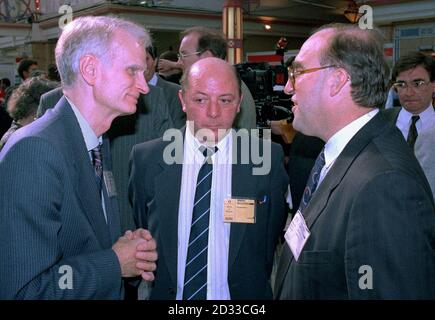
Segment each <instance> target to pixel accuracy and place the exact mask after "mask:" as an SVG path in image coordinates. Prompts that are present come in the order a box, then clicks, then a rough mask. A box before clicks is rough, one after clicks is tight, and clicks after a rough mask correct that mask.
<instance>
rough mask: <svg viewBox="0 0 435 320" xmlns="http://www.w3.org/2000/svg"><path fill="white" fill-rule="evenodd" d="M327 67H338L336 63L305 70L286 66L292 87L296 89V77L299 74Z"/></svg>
mask: <svg viewBox="0 0 435 320" xmlns="http://www.w3.org/2000/svg"><path fill="white" fill-rule="evenodd" d="M327 68H339V66H337V65H330V66H324V67H318V68H311V69H305V70H293V68H292V67H288V68H287V70H288V78H289V79H290V81H291V83H292V87H293V90H295V89H296V85H295V84H296V77H297V76H299V75H301V74H305V73H311V72H316V71H319V70H323V69H327Z"/></svg>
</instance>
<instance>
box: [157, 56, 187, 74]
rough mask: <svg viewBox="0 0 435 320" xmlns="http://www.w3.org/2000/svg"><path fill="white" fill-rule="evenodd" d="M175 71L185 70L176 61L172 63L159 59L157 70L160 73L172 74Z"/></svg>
mask: <svg viewBox="0 0 435 320" xmlns="http://www.w3.org/2000/svg"><path fill="white" fill-rule="evenodd" d="M173 69H180V70H183V67H182V66H181V64H180V63H179V62H178V61H177V62H176V61H171V60H166V59H159V62H158V64H157V70H158V71H159V72H170V71H172V70H173Z"/></svg>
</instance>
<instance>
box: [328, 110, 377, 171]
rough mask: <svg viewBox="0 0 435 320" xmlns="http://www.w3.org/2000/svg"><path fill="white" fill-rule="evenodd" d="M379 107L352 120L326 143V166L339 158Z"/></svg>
mask: <svg viewBox="0 0 435 320" xmlns="http://www.w3.org/2000/svg"><path fill="white" fill-rule="evenodd" d="M378 112H379V109H375V110H372V111H370V112H368V113H366V114H365V115H363V116H361V117H359V118H358V119H356V120H354V121H352V122H351V123H349V124H348V125H347V126H345V127H344V128H342V129H341V130H339V131H337V132H336V133H335V134H334V135H333V136H332V137H331V138H330V139H329V140H328V141H327V142H326V144H325V166H326V167H327V168H328V167H330V166H331V165H332V164H333V163H334V161H335V160H336V159H337V158H338V156H339V155H340V153H341V152H342V151H343V149H344V148H345V147H346V145H347V144H348V143H349V141H350V140H351V139H352V138H353V137H354V136H355V134H357V132H358V131H359V130H361V128H362V127H364V126H365V125H366V124H367V122H369V121H370V120H371V119H372V118H373V117H374V116H375V115H376V114H377V113H378Z"/></svg>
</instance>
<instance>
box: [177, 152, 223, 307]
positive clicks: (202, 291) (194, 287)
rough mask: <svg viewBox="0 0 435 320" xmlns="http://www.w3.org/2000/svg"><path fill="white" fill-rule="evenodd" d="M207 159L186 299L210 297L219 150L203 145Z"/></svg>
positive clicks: (196, 212) (194, 218) (195, 206)
mask: <svg viewBox="0 0 435 320" xmlns="http://www.w3.org/2000/svg"><path fill="white" fill-rule="evenodd" d="M200 151H201V152H202V153H203V155H204V157H205V160H204V163H203V164H202V166H201V169H200V170H199V173H198V179H197V180H196V190H195V201H194V204H193V213H192V225H191V227H190V236H189V246H188V249H187V258H186V269H185V272H184V289H183V300H206V299H207V253H208V229H209V220H210V198H211V182H212V176H213V163H212V161H211V156H212V155H213V153H215V152H216V151H217V148H216V147H215V149H214V150H212V149H209V148H205V147H203V146H202V147H200Z"/></svg>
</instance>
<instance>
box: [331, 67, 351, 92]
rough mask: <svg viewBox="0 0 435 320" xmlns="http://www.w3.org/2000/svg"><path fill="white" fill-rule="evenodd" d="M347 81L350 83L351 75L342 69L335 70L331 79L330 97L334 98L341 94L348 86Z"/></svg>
mask: <svg viewBox="0 0 435 320" xmlns="http://www.w3.org/2000/svg"><path fill="white" fill-rule="evenodd" d="M347 81H350V78H349V75H348V74H347V72H346V71H345V70H344V69H342V68H337V69H335V70H334V72H333V75H332V77H330V79H329V83H330V89H329V90H330V91H329V95H330V96H331V97H334V96H335V95H337V94H338V93H340V91H341V89H343V87H344V86H345V85H346V83H347Z"/></svg>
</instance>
